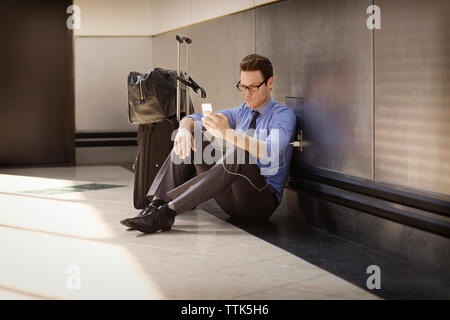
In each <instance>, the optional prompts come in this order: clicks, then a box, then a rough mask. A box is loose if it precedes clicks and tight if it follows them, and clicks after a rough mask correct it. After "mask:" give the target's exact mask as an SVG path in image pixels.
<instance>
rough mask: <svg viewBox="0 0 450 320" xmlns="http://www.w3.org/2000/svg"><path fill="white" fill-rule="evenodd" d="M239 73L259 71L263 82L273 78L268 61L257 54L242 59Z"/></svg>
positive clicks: (270, 64) (271, 68)
mask: <svg viewBox="0 0 450 320" xmlns="http://www.w3.org/2000/svg"><path fill="white" fill-rule="evenodd" d="M240 67H241V71H258V70H259V71H261V73H262V75H263V77H264V80H268V79H269V78H270V77H272V76H273V67H272V63H271V62H270V60H269V59H268V58H266V57H263V56H261V55H259V54H256V53H254V54H249V55H248V56H246V57H245V58H244V59H242V61H241V64H240Z"/></svg>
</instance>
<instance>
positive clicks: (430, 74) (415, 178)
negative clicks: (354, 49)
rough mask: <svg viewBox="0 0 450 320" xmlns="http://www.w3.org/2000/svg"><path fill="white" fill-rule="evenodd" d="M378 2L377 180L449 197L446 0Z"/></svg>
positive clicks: (449, 19) (449, 4)
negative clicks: (379, 23) (379, 25)
mask: <svg viewBox="0 0 450 320" xmlns="http://www.w3.org/2000/svg"><path fill="white" fill-rule="evenodd" d="M376 3H377V4H378V5H379V6H380V8H381V29H380V30H377V31H376V32H375V179H376V180H380V181H383V182H389V183H394V184H400V185H405V186H408V187H414V188H419V189H424V190H429V191H433V192H439V193H444V194H450V1H448V0H430V1H422V0H396V1H391V0H377V1H376Z"/></svg>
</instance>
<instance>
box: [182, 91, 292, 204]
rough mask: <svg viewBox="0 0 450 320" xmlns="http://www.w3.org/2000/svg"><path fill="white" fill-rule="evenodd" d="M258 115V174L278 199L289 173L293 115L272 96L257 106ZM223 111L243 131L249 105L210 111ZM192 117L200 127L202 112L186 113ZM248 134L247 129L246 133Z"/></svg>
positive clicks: (248, 112)
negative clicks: (261, 148)
mask: <svg viewBox="0 0 450 320" xmlns="http://www.w3.org/2000/svg"><path fill="white" fill-rule="evenodd" d="M257 111H258V112H259V113H260V115H259V116H258V118H257V119H256V130H255V132H254V135H253V137H254V138H256V139H258V140H262V141H265V142H266V144H267V150H266V156H265V157H264V158H262V159H260V160H258V161H257V165H258V167H259V169H260V172H261V174H262V175H263V176H264V179H265V180H266V182H267V184H269V185H270V186H271V187H272V188H273V189H274V190H275V192H276V195H277V198H278V201H279V202H281V198H282V195H283V189H284V186H285V185H286V181H287V179H288V176H289V167H290V164H291V158H292V151H293V147H292V145H290V142H292V141H294V137H295V128H296V122H297V120H296V117H295V115H294V112H292V110H291V109H289V108H288V107H286V106H283V105H281V104H279V103H276V102H275V101H274V100H273V98H271V99H270V101H269V102H268V103H266V104H265V105H263V106H262V107H260V108H259V109H258V110H257ZM214 113H215V114H217V113H223V114H224V115H225V116H226V117H227V118H228V124H229V126H230V128H232V129H234V130H236V131H238V132H240V133H244V134H246V133H247V129H248V127H249V125H250V122H251V119H252V109H251V108H249V107H248V106H247V103H243V104H242V105H240V106H239V107H237V108H234V109H226V110H221V111H217V112H214ZM188 117H190V118H192V119H193V120H194V121H195V129H194V130H199V129H201V128H203V126H202V122H201V118H202V117H203V114H201V113H194V114H190V115H188ZM247 134H249V135H251V133H247Z"/></svg>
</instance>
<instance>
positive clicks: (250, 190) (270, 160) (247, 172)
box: [121, 54, 296, 233]
mask: <svg viewBox="0 0 450 320" xmlns="http://www.w3.org/2000/svg"><path fill="white" fill-rule="evenodd" d="M240 70H241V74H240V81H239V82H238V84H237V88H238V90H239V91H240V92H241V93H242V94H243V97H244V100H245V103H243V104H242V105H241V106H239V107H237V108H234V109H227V110H222V111H219V112H217V113H212V112H207V113H205V114H204V115H203V114H191V115H188V116H186V117H184V118H183V119H182V120H181V122H180V128H179V129H178V131H177V134H176V136H175V141H174V148H173V150H172V152H171V154H170V155H169V156H168V157H167V159H166V161H165V162H164V164H163V166H162V167H161V169H160V170H159V172H158V174H157V176H156V177H155V179H154V181H153V183H152V185H151V187H150V189H149V191H148V194H147V196H148V197H152V199H153V200H152V202H151V203H150V204H149V205H148V206H147V207H145V208H144V209H143V210H142V211H141V212H140V213H139V214H138V216H137V217H134V218H128V219H125V220H122V221H121V223H122V224H123V225H125V226H127V227H131V228H135V229H137V230H139V231H141V232H144V233H154V232H157V231H159V230H162V231H166V230H170V228H171V227H172V225H173V224H174V221H175V216H176V215H177V214H180V213H183V212H185V211H187V210H190V209H192V208H194V207H196V206H197V205H198V204H200V203H202V202H204V201H206V200H209V199H211V198H214V199H215V200H216V201H217V203H218V204H219V206H220V207H221V208H222V209H223V210H225V212H227V213H228V214H229V215H230V216H232V217H237V218H244V219H267V218H269V217H270V216H271V215H272V213H273V212H274V211H275V209H276V208H277V206H278V205H279V203H280V201H281V197H282V194H283V189H284V186H285V184H286V180H287V178H288V175H289V167H290V161H291V157H292V149H293V147H292V145H290V143H291V142H292V141H293V139H294V134H295V127H296V118H295V115H294V113H293V112H292V110H290V109H289V108H287V107H285V106H282V105H280V104H278V103H276V102H275V101H274V100H273V98H272V97H271V95H270V91H271V90H272V86H273V83H274V78H273V68H272V63H271V62H270V61H269V59H267V58H266V57H263V56H260V55H257V54H251V55H249V56H247V57H245V58H244V59H243V60H242V61H241V63H240ZM203 129H206V133H205V134H202V132H203ZM193 133H194V134H193ZM197 133H200V135H198V134H197ZM208 134H209V135H210V136H213V137H214V138H215V139H216V141H220V140H222V141H224V142H225V144H226V145H227V146H231V148H226V149H225V150H224V149H223V148H217V145H215V146H216V147H215V148H214V149H213V148H209V146H210V144H209V143H208V142H206V143H205V141H203V140H204V139H203V138H204V136H206V135H208ZM194 136H195V137H197V136H200V140H201V141H200V142H199V141H198V139H194ZM191 149H192V150H193V151H194V153H191ZM208 149H209V150H212V151H211V152H210V154H211V156H209V157H208V154H207V152H206V151H208ZM198 156H199V157H198ZM211 157H213V158H214V159H213V160H212V161H211ZM199 158H200V161H196V160H197V159H199ZM207 158H208V159H207ZM193 159H194V161H192V160H193Z"/></svg>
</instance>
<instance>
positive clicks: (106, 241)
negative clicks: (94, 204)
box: [0, 224, 114, 244]
mask: <svg viewBox="0 0 450 320" xmlns="http://www.w3.org/2000/svg"><path fill="white" fill-rule="evenodd" d="M1 228H4V229H8V230H11V229H13V230H19V231H28V232H33V233H38V234H44V235H47V236H52V237H62V238H68V239H72V240H80V241H90V242H99V243H105V244H114V243H112V242H111V241H110V240H111V239H112V238H83V237H79V236H76V235H70V234H62V233H56V232H52V231H45V230H37V229H31V228H25V227H21V226H11V225H5V224H0V230H1ZM105 230H106V229H105Z"/></svg>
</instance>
